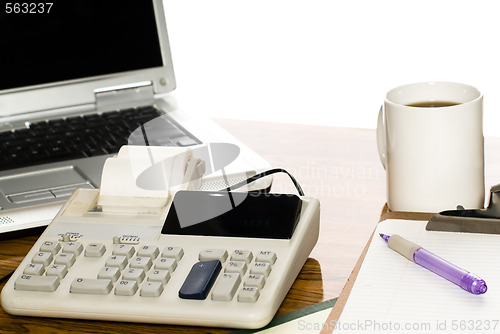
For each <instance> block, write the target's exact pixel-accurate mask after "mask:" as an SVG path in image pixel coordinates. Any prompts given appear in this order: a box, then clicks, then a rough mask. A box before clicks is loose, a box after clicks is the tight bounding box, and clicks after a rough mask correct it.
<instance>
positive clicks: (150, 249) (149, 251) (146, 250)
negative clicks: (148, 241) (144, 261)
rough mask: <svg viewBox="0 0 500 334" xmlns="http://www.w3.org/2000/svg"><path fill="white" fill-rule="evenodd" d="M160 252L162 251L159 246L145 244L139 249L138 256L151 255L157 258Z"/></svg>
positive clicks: (152, 257)
mask: <svg viewBox="0 0 500 334" xmlns="http://www.w3.org/2000/svg"><path fill="white" fill-rule="evenodd" d="M158 254H160V251H159V250H158V247H156V246H148V245H144V246H141V247H139V249H137V255H138V256H149V257H150V258H151V259H153V260H154V259H156V257H157V256H158Z"/></svg>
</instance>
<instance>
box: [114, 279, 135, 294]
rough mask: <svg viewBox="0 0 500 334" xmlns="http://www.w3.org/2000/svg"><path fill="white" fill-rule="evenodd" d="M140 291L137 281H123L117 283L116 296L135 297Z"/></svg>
mask: <svg viewBox="0 0 500 334" xmlns="http://www.w3.org/2000/svg"><path fill="white" fill-rule="evenodd" d="M138 289H139V286H138V285H137V281H126V280H121V281H119V282H118V283H116V287H115V295H119V296H133V295H135V293H136V292H137V290H138Z"/></svg>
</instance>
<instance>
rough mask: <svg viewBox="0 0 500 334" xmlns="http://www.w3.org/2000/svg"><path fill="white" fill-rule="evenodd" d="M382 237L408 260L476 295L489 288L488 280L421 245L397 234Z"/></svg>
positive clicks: (382, 235)
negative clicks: (487, 285)
mask: <svg viewBox="0 0 500 334" xmlns="http://www.w3.org/2000/svg"><path fill="white" fill-rule="evenodd" d="M380 236H381V237H382V239H384V241H385V242H387V244H388V246H389V248H390V249H392V250H394V251H396V252H398V253H399V254H401V255H403V256H404V257H406V258H407V259H408V260H410V261H412V262H415V263H416V264H418V265H420V266H422V267H424V268H425V269H428V270H430V271H432V272H433V273H435V274H437V275H439V276H441V277H443V278H446V279H447V280H448V281H450V282H452V283H455V284H456V285H458V286H459V287H461V288H462V289H464V290H465V291H469V292H470V293H473V294H475V295H481V294H483V293H485V292H486V290H487V289H488V288H487V287H486V282H485V281H484V280H482V279H481V278H479V277H477V276H476V275H474V274H472V273H470V272H468V271H467V270H463V269H460V268H459V267H457V266H455V265H453V264H451V263H450V262H448V261H446V260H443V259H442V258H440V257H439V256H437V255H435V254H433V253H431V252H429V251H428V250H426V249H424V248H422V247H421V246H419V245H417V244H414V243H413V242H411V241H408V240H406V239H404V238H402V237H401V236H399V235H397V234H393V235H388V234H382V233H380Z"/></svg>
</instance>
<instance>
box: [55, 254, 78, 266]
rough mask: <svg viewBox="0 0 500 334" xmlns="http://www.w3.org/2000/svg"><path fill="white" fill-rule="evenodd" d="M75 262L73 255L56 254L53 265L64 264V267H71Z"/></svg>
mask: <svg viewBox="0 0 500 334" xmlns="http://www.w3.org/2000/svg"><path fill="white" fill-rule="evenodd" d="M75 261H76V258H75V254H70V253H61V254H57V255H56V257H55V259H54V263H55V264H64V265H65V266H66V267H68V268H69V267H71V266H72V265H73V264H74V263H75Z"/></svg>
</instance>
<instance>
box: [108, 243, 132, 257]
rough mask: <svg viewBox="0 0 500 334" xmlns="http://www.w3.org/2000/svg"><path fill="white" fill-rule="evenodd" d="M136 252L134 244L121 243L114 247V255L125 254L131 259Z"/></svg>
mask: <svg viewBox="0 0 500 334" xmlns="http://www.w3.org/2000/svg"><path fill="white" fill-rule="evenodd" d="M134 254H135V248H134V246H132V245H124V244H119V245H116V246H115V248H114V249H113V255H123V256H125V257H127V258H128V259H130V258H131V257H132V255H134Z"/></svg>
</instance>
